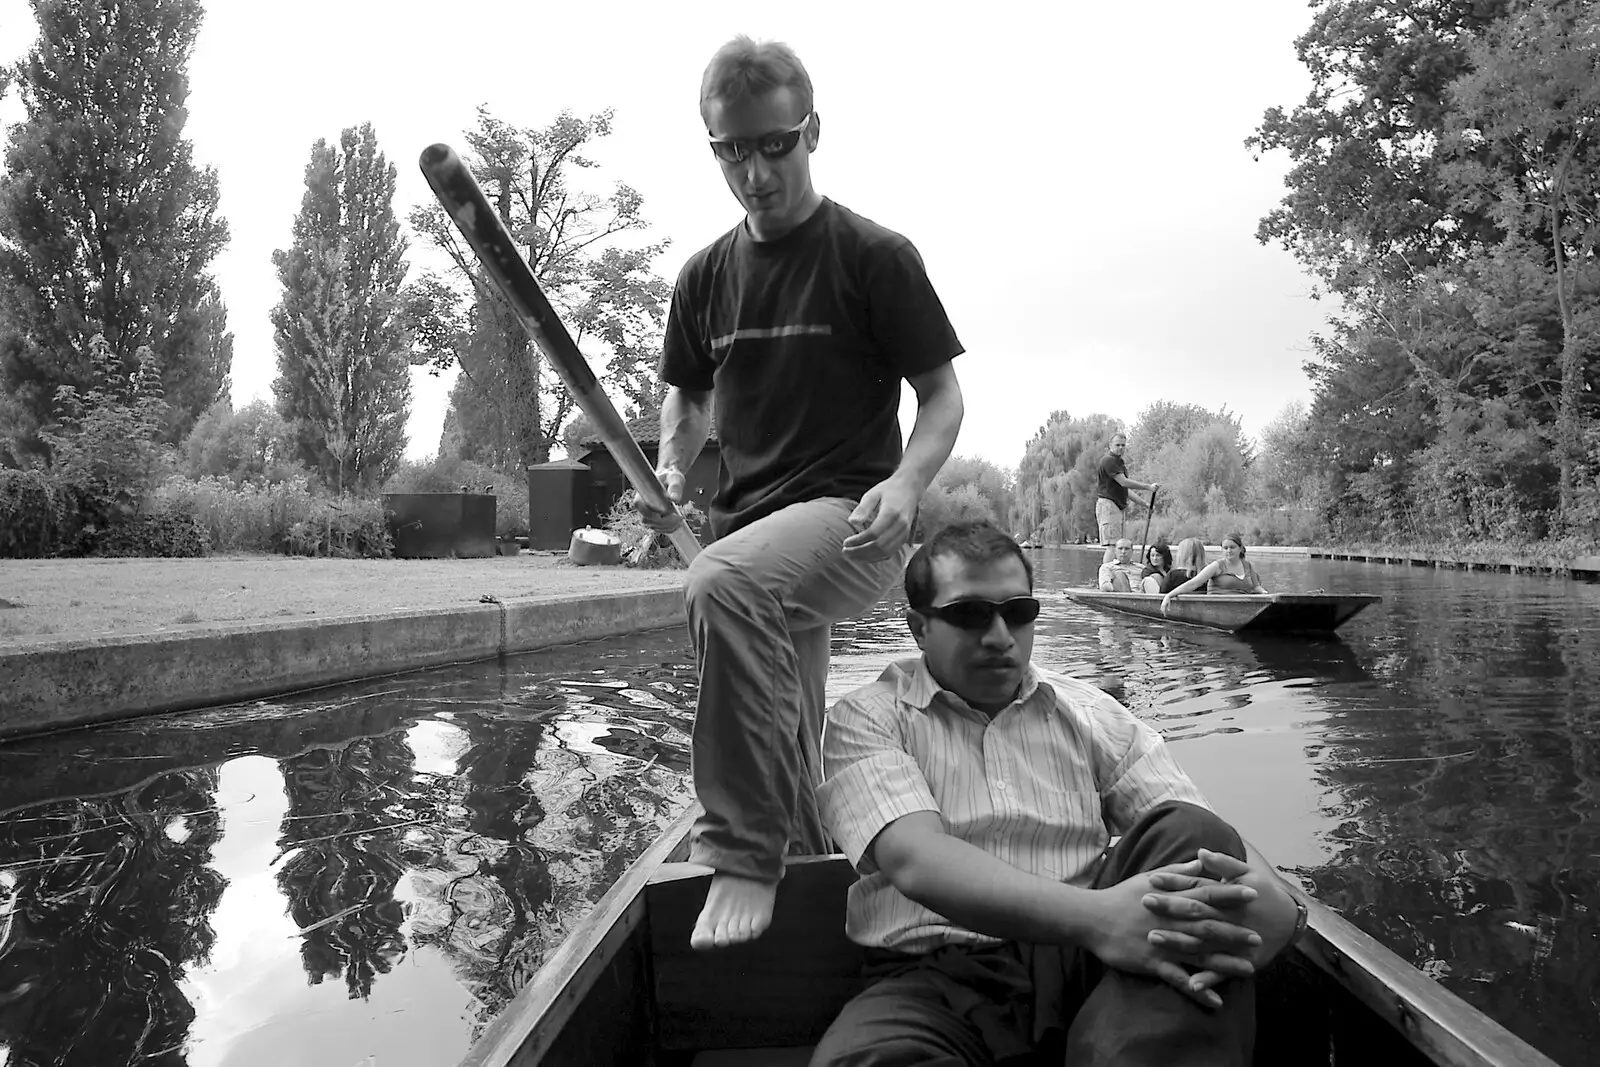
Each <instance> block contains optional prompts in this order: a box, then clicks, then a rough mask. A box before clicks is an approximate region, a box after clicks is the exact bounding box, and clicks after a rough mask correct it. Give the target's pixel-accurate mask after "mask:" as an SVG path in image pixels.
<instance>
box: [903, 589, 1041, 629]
mask: <svg viewBox="0 0 1600 1067" xmlns="http://www.w3.org/2000/svg"><path fill="white" fill-rule="evenodd" d="M915 610H916V612H917V614H919V615H926V616H928V617H929V618H933V619H943V620H944V621H945V622H947V623H949V624H950V625H951V626H954V627H955V628H956V629H958V630H980V631H981V630H987V629H988V628H989V627H991V626H993V625H994V617H995V616H996V615H998V616H1000V617H1001V618H1002V619H1004V620H1005V623H1006V625H1007V626H1009V627H1010V628H1011V629H1013V630H1015V629H1016V628H1017V627H1019V626H1026V625H1028V623H1030V622H1032V621H1033V620H1034V619H1037V618H1038V617H1039V601H1038V599H1037V598H1035V597H1031V596H1014V597H1012V598H1011V599H1010V600H1001V601H998V602H997V601H993V600H953V601H951V602H950V603H948V604H935V605H932V606H930V607H926V608H917V609H915Z"/></svg>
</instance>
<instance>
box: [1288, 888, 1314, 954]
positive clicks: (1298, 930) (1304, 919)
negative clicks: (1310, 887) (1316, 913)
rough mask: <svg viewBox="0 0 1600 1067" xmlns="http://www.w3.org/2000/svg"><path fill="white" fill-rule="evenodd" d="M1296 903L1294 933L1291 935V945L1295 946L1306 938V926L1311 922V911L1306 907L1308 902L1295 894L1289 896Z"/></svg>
mask: <svg viewBox="0 0 1600 1067" xmlns="http://www.w3.org/2000/svg"><path fill="white" fill-rule="evenodd" d="M1289 899H1290V900H1292V901H1294V910H1295V916H1294V933H1292V934H1290V935H1289V944H1291V945H1293V944H1295V943H1296V942H1298V941H1299V940H1300V939H1301V938H1302V937H1304V936H1305V932H1306V926H1307V925H1309V924H1310V922H1311V909H1310V908H1307V907H1306V902H1305V901H1303V900H1301V899H1300V898H1299V897H1298V896H1295V895H1294V894H1292V893H1291V894H1290V895H1289Z"/></svg>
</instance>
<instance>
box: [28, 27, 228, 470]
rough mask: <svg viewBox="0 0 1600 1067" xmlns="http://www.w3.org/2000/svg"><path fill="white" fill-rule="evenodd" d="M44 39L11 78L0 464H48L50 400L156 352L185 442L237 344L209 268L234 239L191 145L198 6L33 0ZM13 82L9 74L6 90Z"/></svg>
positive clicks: (219, 386)
mask: <svg viewBox="0 0 1600 1067" xmlns="http://www.w3.org/2000/svg"><path fill="white" fill-rule="evenodd" d="M33 11H34V15H35V17H36V19H37V20H38V24H39V37H38V40H37V41H36V42H35V43H34V46H33V48H32V50H31V51H30V52H29V53H28V54H27V55H26V56H25V57H24V58H23V59H22V60H21V61H20V62H18V63H17V64H16V66H15V67H12V68H10V69H8V70H6V71H5V72H4V77H6V78H10V79H11V80H13V81H14V82H15V84H16V86H17V88H18V89H19V92H20V96H21V99H22V104H23V108H24V113H25V117H24V118H23V120H22V121H21V122H20V123H18V124H16V125H15V126H13V127H11V129H10V131H9V135H8V138H7V144H6V151H5V173H4V175H3V176H0V393H3V394H4V395H5V397H6V403H5V404H3V405H0V460H4V459H6V458H8V456H9V458H10V459H11V460H12V461H13V462H21V461H23V460H24V459H25V458H27V457H29V456H37V457H45V456H48V454H49V448H48V446H47V445H46V444H45V442H44V441H43V439H42V438H41V436H40V431H41V429H43V428H45V427H47V426H48V425H49V424H50V423H51V422H52V421H53V410H54V408H53V406H54V402H55V396H56V390H57V389H58V388H59V387H61V386H64V385H66V386H73V387H75V388H77V389H80V390H83V389H88V388H90V387H91V386H92V385H93V381H92V360H91V358H90V341H91V339H92V338H94V337H97V336H99V337H103V338H104V339H105V344H106V345H107V346H109V349H110V351H111V352H112V353H114V354H115V356H116V358H117V359H118V360H120V361H121V364H122V366H123V369H124V371H126V372H127V373H130V374H131V373H133V371H134V370H135V368H136V364H137V359H138V356H137V353H138V352H139V351H140V349H146V348H148V349H149V350H150V352H151V353H153V354H154V356H155V357H156V359H157V360H158V361H159V364H160V366H161V374H162V389H163V392H164V394H165V396H166V400H167V403H168V405H169V407H168V413H167V423H166V426H165V427H164V429H163V434H162V436H163V438H164V439H165V440H168V441H176V440H178V439H179V438H180V437H182V436H183V435H184V434H185V433H186V432H187V431H188V430H189V428H190V427H191V426H193V425H194V422H195V420H196V419H197V418H198V417H199V415H200V414H201V413H202V412H203V411H205V410H206V409H207V408H208V407H210V405H211V404H212V402H213V401H215V400H216V399H217V398H218V396H219V395H224V394H226V392H227V389H228V375H229V372H230V370H231V367H232V362H233V337H232V335H231V334H229V333H228V332H227V310H226V308H225V307H224V306H223V303H222V299H221V296H220V293H219V292H218V289H217V285H216V282H215V280H214V279H213V278H212V276H211V273H210V267H211V263H212V260H213V259H215V257H216V255H217V253H219V252H220V251H222V248H223V246H224V245H225V244H226V243H227V240H228V228H227V224H226V223H225V222H224V221H223V220H222V218H221V217H220V216H219V215H218V213H217V176H216V172H215V171H214V170H212V169H211V168H209V167H203V168H202V167H197V166H196V165H195V162H194V158H193V151H192V148H191V146H190V143H189V141H188V140H187V139H185V138H184V136H183V130H184V124H185V123H186V121H187V119H188V111H187V109H186V107H185V103H186V101H187V99H188V95H189V77H188V74H187V67H188V62H189V57H190V54H191V53H192V51H193V49H194V42H195V36H196V34H197V33H198V32H199V29H200V22H201V18H202V14H203V12H202V8H201V6H200V4H199V3H198V2H197V0H33ZM0 80H3V79H0Z"/></svg>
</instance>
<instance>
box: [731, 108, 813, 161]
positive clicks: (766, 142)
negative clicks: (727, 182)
mask: <svg viewBox="0 0 1600 1067" xmlns="http://www.w3.org/2000/svg"><path fill="white" fill-rule="evenodd" d="M812 114H814V113H813V112H810V111H807V112H806V117H805V118H803V119H801V120H800V125H798V126H791V127H790V128H789V129H787V130H784V131H783V132H781V133H769V134H767V135H766V136H765V137H762V138H761V139H759V140H755V141H736V140H733V139H731V138H730V139H726V140H725V139H722V138H718V137H713V138H711V151H712V152H713V153H715V154H716V157H717V158H718V159H720V160H722V161H723V162H724V163H743V162H744V161H745V160H747V159H749V158H750V155H751V153H754V152H760V153H761V154H762V155H763V156H765V157H766V158H768V159H782V158H783V157H784V156H786V155H788V154H789V153H790V152H793V151H794V146H795V145H797V144H799V143H800V138H801V137H802V136H804V135H805V132H806V127H807V126H810V125H811V116H812Z"/></svg>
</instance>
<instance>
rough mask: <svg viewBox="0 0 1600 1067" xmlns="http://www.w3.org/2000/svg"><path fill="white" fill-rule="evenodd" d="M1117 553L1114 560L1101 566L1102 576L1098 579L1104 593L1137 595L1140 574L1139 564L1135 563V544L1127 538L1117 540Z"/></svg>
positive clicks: (1107, 561)
mask: <svg viewBox="0 0 1600 1067" xmlns="http://www.w3.org/2000/svg"><path fill="white" fill-rule="evenodd" d="M1113 551H1114V552H1115V553H1116V554H1115V556H1113V558H1111V559H1108V560H1106V561H1105V562H1104V563H1102V564H1100V574H1099V577H1098V579H1097V581H1098V583H1099V586H1100V591H1101V592H1102V593H1137V592H1138V591H1139V581H1140V579H1141V578H1142V577H1143V575H1142V574H1140V567H1139V564H1137V563H1135V562H1134V561H1133V542H1132V541H1130V540H1129V539H1128V538H1126V537H1119V538H1117V543H1116V547H1115V548H1114V549H1113Z"/></svg>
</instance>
